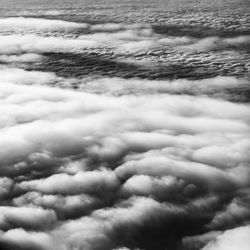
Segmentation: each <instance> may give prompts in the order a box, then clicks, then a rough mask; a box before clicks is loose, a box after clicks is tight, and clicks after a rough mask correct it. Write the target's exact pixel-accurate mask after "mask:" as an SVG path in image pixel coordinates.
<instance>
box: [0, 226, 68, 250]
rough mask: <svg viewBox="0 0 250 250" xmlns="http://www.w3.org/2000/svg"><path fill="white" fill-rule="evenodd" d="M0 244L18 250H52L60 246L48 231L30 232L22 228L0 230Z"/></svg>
mask: <svg viewBox="0 0 250 250" xmlns="http://www.w3.org/2000/svg"><path fill="white" fill-rule="evenodd" d="M0 244H1V246H2V247H3V249H9V247H11V248H15V249H18V250H19V249H20V250H21V249H22V250H24V249H26V250H52V249H55V247H58V246H59V244H58V245H57V244H55V243H54V242H53V240H52V239H51V237H50V236H49V235H48V234H46V233H41V232H28V231H25V230H23V229H21V228H18V229H12V230H9V231H7V232H0ZM61 247H62V246H61ZM61 249H65V248H61Z"/></svg>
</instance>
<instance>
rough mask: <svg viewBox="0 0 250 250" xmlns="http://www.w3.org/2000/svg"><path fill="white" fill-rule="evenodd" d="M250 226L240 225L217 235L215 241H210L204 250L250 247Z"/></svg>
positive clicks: (229, 249)
mask: <svg viewBox="0 0 250 250" xmlns="http://www.w3.org/2000/svg"><path fill="white" fill-rule="evenodd" d="M249 233H250V227H249V226H244V227H238V228H234V229H231V230H227V231H225V232H224V233H222V234H221V235H219V236H217V237H216V240H215V241H212V242H210V243H208V244H207V245H206V246H205V247H204V248H202V249H203V250H222V249H228V250H231V249H232V250H233V249H240V250H247V249H248V248H249V244H250V239H249Z"/></svg>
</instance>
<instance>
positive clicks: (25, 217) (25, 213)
mask: <svg viewBox="0 0 250 250" xmlns="http://www.w3.org/2000/svg"><path fill="white" fill-rule="evenodd" d="M0 212H1V216H0V228H1V229H4V230H6V229H11V228H13V227H15V228H18V227H22V228H27V229H40V230H46V229H48V228H50V227H51V226H53V224H54V223H55V222H56V220H57V219H56V215H55V213H54V211H52V210H44V209H42V208H39V207H38V208H32V207H10V206H1V207H0ZM31 214H32V216H30V215H31Z"/></svg>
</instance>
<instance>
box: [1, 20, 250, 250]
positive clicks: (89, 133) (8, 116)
mask: <svg viewBox="0 0 250 250" xmlns="http://www.w3.org/2000/svg"><path fill="white" fill-rule="evenodd" d="M0 29H1V35H0V54H1V55H0V62H1V64H2V65H1V67H0V113H1V116H0V137H1V140H0V248H1V249H3V250H9V249H16V250H52V249H62V250H80V249H84V250H142V249H144V250H168V249H169V250H170V249H171V250H184V249H185V250H189V249H190V250H191V249H192V250H196V249H197V250H198V249H202V250H220V249H225V248H227V249H230V247H231V248H232V249H233V248H235V246H237V247H238V249H239V250H245V249H247V246H248V245H249V240H248V238H249V237H247V235H248V234H249V221H250V210H249V201H250V195H249V193H250V192H249V190H250V169H249V163H250V157H249V154H248V152H249V150H250V140H249V136H250V118H249V113H250V105H249V100H246V99H247V98H242V96H241V95H240V94H239V93H238V92H240V91H242V92H244V93H245V96H247V91H248V90H249V81H248V80H247V78H246V77H244V76H245V75H244V74H243V75H242V74H240V77H231V76H228V75H227V74H226V75H224V76H213V77H212V76H211V77H209V76H207V77H205V78H204V79H199V78H196V80H192V79H189V80H188V79H174V80H170V79H166V80H149V79H148V80H142V79H139V78H138V77H137V78H136V77H135V75H132V78H133V79H130V80H126V79H124V78H122V77H112V75H111V74H110V72H107V74H108V75H106V76H105V77H103V76H102V75H98V74H97V73H96V76H91V77H89V78H88V77H82V75H81V74H80V76H81V77H78V78H74V76H73V74H72V71H69V72H68V74H69V75H70V78H65V77H63V76H62V75H60V76H59V75H58V74H57V71H56V70H49V69H53V66H51V68H49V66H50V65H54V64H55V65H56V67H57V68H59V70H63V69H64V65H66V64H67V63H68V64H69V65H70V67H71V68H73V66H72V65H71V63H72V61H70V60H72V58H73V59H74V61H78V60H79V62H78V63H79V65H80V64H81V62H82V60H83V58H85V57H86V58H85V61H86V64H84V65H81V66H79V67H78V66H76V69H74V70H77V71H81V70H82V69H83V67H85V66H86V67H90V66H89V64H88V63H90V62H89V60H90V59H91V58H92V59H93V58H94V59H95V60H94V59H93V60H92V61H91V63H92V64H94V66H95V67H97V68H98V67H99V64H98V63H102V64H103V65H104V66H103V67H104V68H105V67H106V68H108V66H107V65H106V63H108V62H110V61H112V62H114V65H118V64H119V65H122V66H120V67H121V68H122V67H123V66H124V65H132V66H131V67H135V65H137V67H138V68H137V70H140V69H141V68H143V70H145V68H147V67H148V68H149V69H150V67H153V66H154V63H153V62H154V60H155V58H157V60H159V61H160V60H161V56H163V55H164V54H165V56H168V55H171V58H170V61H171V60H172V58H174V56H175V55H177V57H178V56H180V55H183V57H186V59H185V60H187V61H192V56H193V55H196V54H197V55H198V57H199V58H200V55H199V54H201V55H202V56H201V58H203V56H204V55H205V54H206V55H207V54H208V55H210V54H211V55H212V56H211V58H210V59H209V60H210V61H211V60H213V56H214V54H216V53H217V54H219V55H222V54H223V53H224V52H225V51H230V53H235V54H237V56H239V57H240V55H241V54H240V53H241V52H242V51H243V52H242V53H245V52H244V51H246V50H247V48H248V42H249V36H248V35H244V36H236V37H235V36H234V37H229V38H223V37H216V36H210V37H205V38H197V37H194V36H170V35H167V34H164V32H159V31H158V32H157V30H156V28H155V27H153V26H152V25H147V24H120V23H111V22H110V23H105V24H100V23H99V24H98V23H97V24H86V23H80V22H68V21H61V20H48V19H41V18H21V17H19V18H6V19H0ZM93 53H94V55H93ZM168 53H169V54H168ZM61 55H63V56H62V57H60V56H61ZM111 55H112V56H111ZM137 56H138V57H139V58H141V59H142V58H143V60H141V61H140V60H139V62H138V61H137V59H136V58H137ZM53 57H55V59H53ZM129 58H130V59H131V58H132V59H133V60H132V62H129ZM148 58H149V61H148V62H147V59H148ZM176 60H177V61H178V60H179V59H178V58H177V59H176ZM204 60H205V59H204ZM99 61H100V62H99ZM135 62H136V63H135ZM121 63H123V64H121ZM182 63H183V62H182ZM96 64H97V65H96ZM191 64H192V63H191ZM243 64H244V63H243ZM243 66H246V65H243ZM43 67H44V68H43ZM74 67H75V65H74ZM112 67H113V66H112ZM112 67H111V68H112ZM140 67H141V68H140ZM176 67H177V69H178V67H179V66H178V65H177V66H176ZM193 67H196V66H195V65H193ZM235 67H237V66H235ZM35 68H36V70H34V69H35ZM39 69H40V70H39ZM42 69H46V70H43V71H42ZM72 70H73V69H72ZM197 70H198V69H197ZM124 71H126V69H124ZM162 71H164V70H163V69H162ZM177 71H179V70H177ZM126 73H128V72H126ZM147 74H148V75H150V74H151V73H150V71H149V73H148V72H147ZM65 87H66V88H65ZM75 87H77V91H76V90H74V89H73V88H75ZM237 91H238V92H237ZM231 100H233V101H234V102H231Z"/></svg>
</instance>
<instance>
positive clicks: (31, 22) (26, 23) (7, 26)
mask: <svg viewBox="0 0 250 250" xmlns="http://www.w3.org/2000/svg"><path fill="white" fill-rule="evenodd" d="M87 26H88V25H87V24H84V23H74V22H67V21H62V20H50V19H44V18H31V17H9V18H1V19H0V29H1V30H2V31H4V30H19V29H30V30H49V31H57V30H71V29H77V28H86V27H87Z"/></svg>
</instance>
